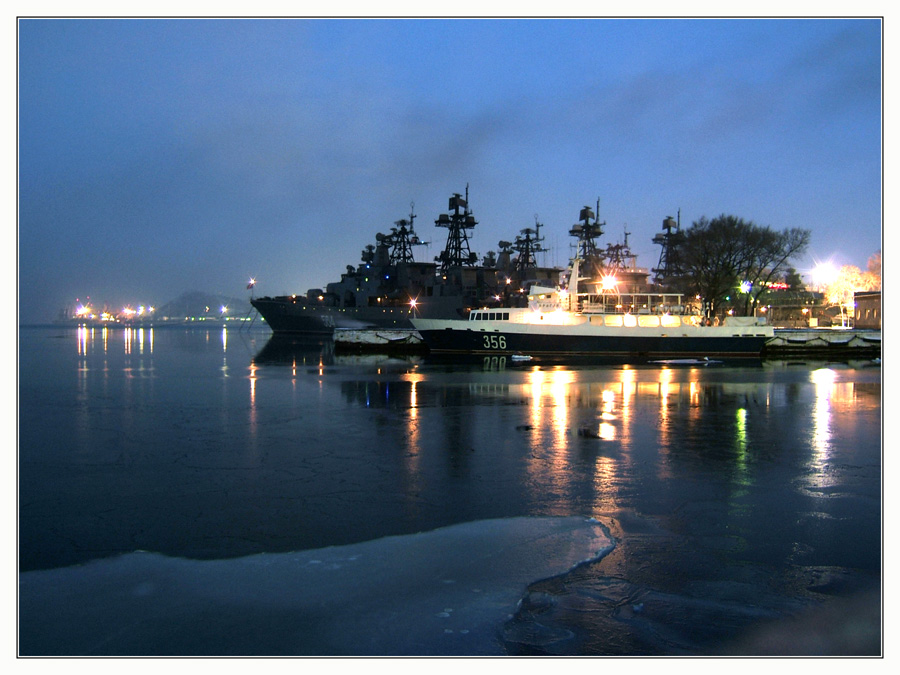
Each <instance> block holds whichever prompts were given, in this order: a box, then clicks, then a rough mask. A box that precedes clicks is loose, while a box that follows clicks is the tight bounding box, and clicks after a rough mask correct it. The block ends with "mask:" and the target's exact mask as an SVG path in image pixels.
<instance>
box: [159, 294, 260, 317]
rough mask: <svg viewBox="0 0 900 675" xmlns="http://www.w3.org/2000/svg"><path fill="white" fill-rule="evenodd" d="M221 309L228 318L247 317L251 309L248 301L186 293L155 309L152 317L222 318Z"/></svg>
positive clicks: (216, 295)
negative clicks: (224, 308) (223, 309)
mask: <svg viewBox="0 0 900 675" xmlns="http://www.w3.org/2000/svg"><path fill="white" fill-rule="evenodd" d="M222 307H226V308H227V309H226V310H225V315H226V316H230V317H243V316H247V315H248V314H249V313H250V311H251V310H252V309H253V308H252V306H251V305H250V301H249V300H242V299H240V298H229V297H226V296H224V295H218V294H215V293H204V292H202V291H188V292H186V293H182V294H181V295H180V296H178V297H177V298H176V299H175V300H171V301H169V302H167V303H166V304H164V305H163V306H162V307H157V308H156V310H155V311H154V315H155V316H157V317H159V318H161V319H170V320H171V319H184V318H185V317H209V318H219V317H221V316H222Z"/></svg>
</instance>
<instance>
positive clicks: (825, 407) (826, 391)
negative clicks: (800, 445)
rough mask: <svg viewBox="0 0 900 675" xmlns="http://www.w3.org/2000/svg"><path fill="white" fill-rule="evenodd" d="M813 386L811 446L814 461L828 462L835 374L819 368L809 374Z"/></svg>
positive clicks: (829, 370)
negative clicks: (814, 398) (814, 397)
mask: <svg viewBox="0 0 900 675" xmlns="http://www.w3.org/2000/svg"><path fill="white" fill-rule="evenodd" d="M809 377H810V380H812V382H813V384H814V385H815V396H816V400H815V403H814V404H813V411H812V442H813V443H812V445H813V453H814V455H815V460H816V461H817V462H819V463H821V462H825V461H827V460H828V452H829V450H830V446H831V429H830V422H831V394H832V390H833V388H834V380H835V377H836V373H835V372H834V371H833V370H831V369H830V368H820V369H818V370H814V371H812V372H811V373H810V374H809Z"/></svg>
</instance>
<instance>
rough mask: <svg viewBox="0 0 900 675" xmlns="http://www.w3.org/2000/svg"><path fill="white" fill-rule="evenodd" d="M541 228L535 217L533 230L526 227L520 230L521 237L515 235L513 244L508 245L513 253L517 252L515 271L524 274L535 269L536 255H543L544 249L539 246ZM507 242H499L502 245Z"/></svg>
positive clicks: (541, 239) (542, 239)
mask: <svg viewBox="0 0 900 675" xmlns="http://www.w3.org/2000/svg"><path fill="white" fill-rule="evenodd" d="M541 227H543V225H542V224H541V223H539V222H538V219H537V217H535V219H534V228H531V227H526V228H525V229H524V230H522V231H521V232H522V235H521V236H520V235H516V241H515V243H514V244H509V246H510V247H511V248H512V250H513V251H517V252H518V254H519V255H518V257H517V258H516V271H517V272H525V271H526V270H529V269H533V268H535V267H537V266H538V265H537V257H536V256H535V254H536V253H543V252H544V251H545V250H546V249H545V248H544V247H543V246H541V242H542V241H544V238H543V237H542V236H541ZM504 243H507V242H501V244H504Z"/></svg>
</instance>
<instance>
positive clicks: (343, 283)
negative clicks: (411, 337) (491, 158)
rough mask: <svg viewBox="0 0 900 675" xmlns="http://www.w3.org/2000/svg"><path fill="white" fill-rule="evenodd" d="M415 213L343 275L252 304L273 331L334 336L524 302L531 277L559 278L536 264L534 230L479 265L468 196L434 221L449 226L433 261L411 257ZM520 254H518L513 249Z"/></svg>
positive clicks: (455, 198) (555, 272)
mask: <svg viewBox="0 0 900 675" xmlns="http://www.w3.org/2000/svg"><path fill="white" fill-rule="evenodd" d="M414 219H415V214H414V213H410V216H409V219H408V220H406V219H404V220H399V221H397V222H396V223H395V227H393V228H391V231H390V233H389V234H378V235H377V236H376V242H377V243H376V244H375V245H374V246H372V245H369V246H367V247H366V249H365V250H364V251H363V252H362V261H361V263H360V265H359V266H358V267H356V268H354V267H353V266H348V267H347V272H346V273H345V274H342V275H341V280H340V281H338V282H334V283H330V284H328V285H327V287H326V288H325V290H324V291H323V290H321V289H311V290H309V291H307V293H306V295H305V296H302V295H288V296H277V297H261V298H255V299H253V300H251V302H252V304H253V306H254V307H255V308H256V309H257V311H258V312H259V313H260V314H261V315H262V317H263V318H264V319H265V320H266V322H267V323H268V325H269V326H270V328H271V329H272V330H273V331H274V332H276V333H317V334H331V333H332V332H333V331H334V329H335V328H366V327H376V328H411V327H412V324H411V323H410V319H411V318H414V317H423V318H444V319H449V318H461V317H463V316H465V315H466V313H467V311H468V310H469V308H471V307H475V306H478V307H481V306H499V305H505V306H510V305H515V304H517V303H519V304H522V303H524V301H525V290H526V289H527V286H528V285H529V284H530V283H534V282H536V281H543V282H545V283H546V282H548V281H552V282H555V281H556V277H557V276H558V274H559V270H557V269H548V268H540V267H538V266H537V264H536V261H535V258H534V255H533V254H534V252H535V251H542V250H543V249H541V248H540V243H539V242H540V239H541V238H540V236H539V235H536V231H535V230H531V229H529V230H527V231H523V232H524V233H525V234H526V236H525V238H520V237H517V239H516V242H515V243H514V244H513V243H508V242H500V248H501V251H500V254H499V256H496V254H495V253H494V252H493V251H491V252H489V253H488V255H487V256H486V257H485V259H484V260H483V261H482V264H481V265H479V264H478V256H477V254H475V253H473V252H472V251H471V250H470V248H469V233H470V232H471V230H472V229H473V228H474V227H475V225H476V224H477V223H476V221H475V218H474V216H473V215H472V213H471V211H470V210H469V206H468V191H467V192H466V196H465V198H464V197H463V196H462V195H460V194H454V195H453V196H452V197H451V198H450V207H449V213H444V214H441V215H440V216H439V217H438V219H437V220H436V221H435V226H437V227H441V228H446V229H447V244H446V247H445V248H444V250H443V251H442V252H441V253H440V255H439V256H437V257H436V258H435V259H434V261H433V262H416V261H415V259H414V258H413V254H412V251H413V247H414V246H418V245H422V242H420V241H419V238H418V236H417V235H416V233H415V230H414V227H413V220H414ZM515 252H518V256H517V257H515V258H514V257H513V254H514V253H515Z"/></svg>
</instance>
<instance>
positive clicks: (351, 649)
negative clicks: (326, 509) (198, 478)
mask: <svg viewBox="0 0 900 675" xmlns="http://www.w3.org/2000/svg"><path fill="white" fill-rule="evenodd" d="M612 546H613V542H612V539H611V538H610V537H609V535H608V533H607V532H606V530H605V529H604V528H603V527H602V526H601V525H600V524H599V523H597V522H596V521H594V520H591V519H585V518H512V519H500V520H487V521H478V522H473V523H466V524H462V525H456V526H452V527H447V528H443V529H439V530H435V531H432V532H425V533H419V534H415V535H409V536H401V537H387V538H384V539H378V540H375V541H371V542H366V543H361V544H354V545H349V546H340V547H331V548H326V549H318V550H313V551H302V552H298V553H286V554H275V555H266V554H262V555H254V556H250V557H246V558H239V559H233V560H212V561H198V560H186V559H180V558H169V557H166V556H162V555H158V554H154V553H143V552H138V553H132V554H128V555H125V556H121V557H117V558H112V559H105V560H97V561H94V562H91V563H89V564H86V565H82V566H77V567H69V568H63V569H56V570H44V571H36V572H27V573H23V574H21V575H20V577H19V583H20V593H19V621H20V623H19V653H20V654H21V655H22V656H28V655H323V656H324V655H490V654H502V653H503V649H502V646H501V643H500V642H499V640H498V635H499V632H500V629H501V627H502V624H503V622H504V621H505V620H506V619H508V618H509V617H510V616H511V614H512V613H513V612H514V611H515V609H516V606H517V603H518V602H519V600H520V599H521V598H522V597H523V595H524V594H525V591H526V587H527V585H528V584H529V583H532V582H534V581H538V580H541V579H545V578H548V577H551V576H555V575H558V574H562V573H565V572H567V571H568V570H570V569H571V568H573V567H575V566H577V565H578V564H579V563H582V562H584V561H587V560H592V559H597V558H599V557H602V555H604V554H605V553H607V552H608V551H609V550H611V549H612Z"/></svg>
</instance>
